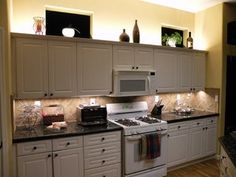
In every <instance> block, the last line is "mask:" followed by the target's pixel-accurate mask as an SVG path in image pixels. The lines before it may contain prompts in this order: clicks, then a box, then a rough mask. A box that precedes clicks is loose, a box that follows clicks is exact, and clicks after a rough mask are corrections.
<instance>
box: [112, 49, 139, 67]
mask: <svg viewBox="0 0 236 177" xmlns="http://www.w3.org/2000/svg"><path fill="white" fill-rule="evenodd" d="M134 58H135V56H134V48H133V47H131V46H116V45H114V46H113V68H114V69H122V70H134V69H135V66H134V64H135V63H134Z"/></svg>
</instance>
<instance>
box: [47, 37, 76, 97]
mask: <svg viewBox="0 0 236 177" xmlns="http://www.w3.org/2000/svg"><path fill="white" fill-rule="evenodd" d="M48 59H49V92H48V93H49V96H54V97H67V96H74V95H76V43H75V42H61V41H48Z"/></svg>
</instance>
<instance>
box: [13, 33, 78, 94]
mask: <svg viewBox="0 0 236 177" xmlns="http://www.w3.org/2000/svg"><path fill="white" fill-rule="evenodd" d="M15 50H16V51H15V52H16V53H15V60H16V61H15V63H16V97H17V98H43V97H68V96H74V95H75V93H76V79H75V76H76V75H75V73H76V43H74V42H62V41H60V42H56V41H46V40H38V39H27V38H25V39H24V38H17V39H16V49H15Z"/></svg>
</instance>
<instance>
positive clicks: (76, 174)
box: [53, 148, 83, 177]
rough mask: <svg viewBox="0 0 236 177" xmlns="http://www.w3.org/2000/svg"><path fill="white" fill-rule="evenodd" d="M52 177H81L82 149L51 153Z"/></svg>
mask: <svg viewBox="0 0 236 177" xmlns="http://www.w3.org/2000/svg"><path fill="white" fill-rule="evenodd" d="M53 166H54V170H53V171H54V177H65V176H66V177H82V176H83V149H82V148H77V149H69V150H62V151H56V152H53Z"/></svg>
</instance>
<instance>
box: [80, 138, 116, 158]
mask: <svg viewBox="0 0 236 177" xmlns="http://www.w3.org/2000/svg"><path fill="white" fill-rule="evenodd" d="M120 146H121V145H120V142H114V143H109V144H104V145H103V144H102V145H96V146H89V147H85V148H84V157H85V158H90V157H96V156H100V155H107V154H113V153H117V152H120V148H121V147H120Z"/></svg>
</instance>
